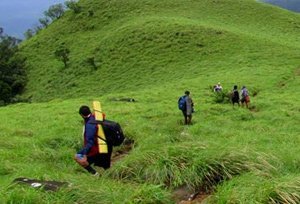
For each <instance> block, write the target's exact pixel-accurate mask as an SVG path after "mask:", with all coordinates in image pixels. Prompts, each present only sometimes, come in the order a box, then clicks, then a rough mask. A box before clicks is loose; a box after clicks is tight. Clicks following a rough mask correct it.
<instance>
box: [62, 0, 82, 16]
mask: <svg viewBox="0 0 300 204" xmlns="http://www.w3.org/2000/svg"><path fill="white" fill-rule="evenodd" d="M65 5H66V7H67V8H68V9H70V10H73V11H74V13H80V12H81V6H79V4H78V2H77V1H75V0H69V1H66V2H65Z"/></svg>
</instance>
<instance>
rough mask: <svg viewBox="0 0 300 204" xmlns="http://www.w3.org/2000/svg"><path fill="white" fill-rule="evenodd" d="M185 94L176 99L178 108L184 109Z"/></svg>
mask: <svg viewBox="0 0 300 204" xmlns="http://www.w3.org/2000/svg"><path fill="white" fill-rule="evenodd" d="M185 97H186V96H181V97H180V98H179V99H178V108H179V110H182V111H185V110H186V100H185Z"/></svg>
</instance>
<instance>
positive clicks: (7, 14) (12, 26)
mask: <svg viewBox="0 0 300 204" xmlns="http://www.w3.org/2000/svg"><path fill="white" fill-rule="evenodd" d="M63 2H64V0H0V27H2V28H4V32H5V33H6V34H8V35H11V36H15V37H19V38H23V37H24V36H23V33H24V32H25V31H26V30H27V29H29V28H33V27H34V26H35V25H38V24H39V20H38V19H39V18H41V17H43V16H44V15H43V12H44V11H46V10H47V9H48V8H49V6H51V5H53V4H57V3H63Z"/></svg>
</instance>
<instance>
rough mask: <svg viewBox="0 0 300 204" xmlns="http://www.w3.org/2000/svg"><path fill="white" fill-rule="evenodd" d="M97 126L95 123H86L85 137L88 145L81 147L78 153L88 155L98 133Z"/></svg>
mask: <svg viewBox="0 0 300 204" xmlns="http://www.w3.org/2000/svg"><path fill="white" fill-rule="evenodd" d="M96 131H97V128H96V125H95V124H89V123H87V124H86V125H85V139H86V145H85V146H84V148H83V149H81V150H80V151H79V152H78V154H83V155H87V154H88V153H89V151H90V150H91V148H92V146H93V145H94V143H95V138H94V137H95V134H96Z"/></svg>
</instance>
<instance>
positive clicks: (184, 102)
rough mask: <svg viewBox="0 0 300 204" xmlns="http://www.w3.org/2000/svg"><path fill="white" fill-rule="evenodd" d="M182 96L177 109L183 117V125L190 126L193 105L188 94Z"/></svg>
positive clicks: (186, 92) (187, 92)
mask: <svg viewBox="0 0 300 204" xmlns="http://www.w3.org/2000/svg"><path fill="white" fill-rule="evenodd" d="M184 94H185V95H184V96H181V97H180V98H179V100H178V105H179V109H180V110H181V111H182V114H183V116H184V124H185V125H191V122H192V113H193V109H194V103H193V100H192V98H191V97H190V92H189V91H185V93H184Z"/></svg>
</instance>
